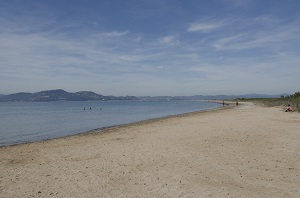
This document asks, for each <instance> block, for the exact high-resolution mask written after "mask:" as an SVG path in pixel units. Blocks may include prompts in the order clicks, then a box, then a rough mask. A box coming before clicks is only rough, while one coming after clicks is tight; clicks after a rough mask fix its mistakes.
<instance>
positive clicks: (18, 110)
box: [0, 101, 220, 146]
mask: <svg viewBox="0 0 300 198" xmlns="http://www.w3.org/2000/svg"><path fill="white" fill-rule="evenodd" d="M219 106H220V105H219V104H216V103H207V102H199V101H166V102H145V101H99V102H7V103H6V102H5V103H0V146H5V145H13V144H20V143H26V142H33V141H40V140H46V139H53V138H58V137H64V136H68V135H74V134H79V133H82V132H85V131H89V130H93V129H97V128H103V127H109V126H115V125H120V124H128V123H133V122H137V121H142V120H147V119H152V118H159V117H163V116H168V115H176V114H182V113H188V112H193V111H199V110H206V109H212V108H216V107H219ZM84 108H85V109H86V110H84ZM90 108H91V110H90Z"/></svg>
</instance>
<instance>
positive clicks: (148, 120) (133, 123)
mask: <svg viewBox="0 0 300 198" xmlns="http://www.w3.org/2000/svg"><path fill="white" fill-rule="evenodd" d="M203 101H204V102H212V103H218V104H222V102H221V101H218V100H203ZM232 107H233V102H230V101H228V102H227V106H221V107H215V108H212V109H206V110H197V111H193V112H187V113H181V114H175V115H167V116H163V117H157V118H151V119H146V120H141V121H137V122H131V123H126V124H120V125H112V126H107V127H100V128H95V129H91V130H88V131H82V132H79V133H77V134H72V135H67V136H63V137H57V138H51V139H45V140H38V141H29V142H23V143H15V144H10V145H3V146H2V145H0V148H2V147H12V146H18V145H23V144H32V143H38V142H46V141H51V140H56V139H61V138H68V137H72V136H82V135H88V134H91V133H101V132H103V131H104V130H107V129H110V128H117V127H125V126H130V125H136V124H143V123H147V122H155V121H158V120H163V119H168V118H172V117H181V116H187V115H189V114H195V113H196V114H197V113H205V112H209V111H217V110H222V109H225V108H232Z"/></svg>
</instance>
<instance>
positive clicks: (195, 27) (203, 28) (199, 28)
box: [187, 22, 221, 33]
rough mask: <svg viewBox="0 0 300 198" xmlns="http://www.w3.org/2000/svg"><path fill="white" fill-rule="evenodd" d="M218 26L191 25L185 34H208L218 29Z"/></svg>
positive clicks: (210, 24) (206, 24)
mask: <svg viewBox="0 0 300 198" xmlns="http://www.w3.org/2000/svg"><path fill="white" fill-rule="evenodd" d="M220 27H221V25H220V24H213V23H202V22H201V23H191V24H190V25H189V27H188V29H187V32H203V33H208V32H211V31H213V30H216V29H218V28H220Z"/></svg>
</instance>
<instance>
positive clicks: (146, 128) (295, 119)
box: [0, 104, 300, 198]
mask: <svg viewBox="0 0 300 198" xmlns="http://www.w3.org/2000/svg"><path fill="white" fill-rule="evenodd" d="M0 159H1V162H0V197H13V198H16V197H151V198H152V197H170V198H173V197H197V198H198V197H251V198H253V197H272V198H273V197H280V198H282V197H297V198H298V197H300V170H299V169H300V114H299V113H295V112H293V113H285V112H283V109H282V108H281V107H272V108H267V107H261V106H258V105H255V106H254V105H251V104H247V105H240V106H238V107H237V108H229V109H224V110H217V111H210V112H205V113H193V114H188V115H184V116H176V117H169V118H164V119H158V120H154V121H148V122H145V123H138V124H132V125H127V126H121V127H113V128H110V129H105V130H104V131H103V132H101V133H94V134H87V135H78V136H72V137H67V138H62V139H56V140H51V141H45V142H39V143H32V144H24V145H18V146H10V147H2V148H0Z"/></svg>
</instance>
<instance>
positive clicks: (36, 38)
mask: <svg viewBox="0 0 300 198" xmlns="http://www.w3.org/2000/svg"><path fill="white" fill-rule="evenodd" d="M59 88H61V89H64V90H66V91H70V92H76V91H81V90H87V91H94V92H96V93H99V94H103V95H116V96H120V95H136V96H145V95H150V96H157V95H171V96H173V95H197V94H202V95H209V94H246V93H266V94H280V93H294V92H295V91H300V1H299V0H0V93H2V94H10V93H15V92H20V91H26V92H37V91H42V90H49V89H59Z"/></svg>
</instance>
